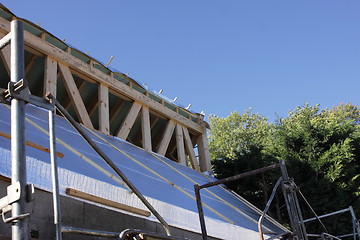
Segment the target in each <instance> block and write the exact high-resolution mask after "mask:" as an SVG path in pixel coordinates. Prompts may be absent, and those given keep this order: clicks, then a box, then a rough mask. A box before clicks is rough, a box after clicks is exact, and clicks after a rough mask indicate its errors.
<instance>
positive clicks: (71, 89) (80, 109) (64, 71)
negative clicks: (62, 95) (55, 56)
mask: <svg viewBox="0 0 360 240" xmlns="http://www.w3.org/2000/svg"><path fill="white" fill-rule="evenodd" d="M58 65H59V70H60V72H61V77H62V79H63V81H64V85H65V88H66V91H67V92H68V95H69V97H70V98H71V101H72V103H73V106H74V109H75V112H76V115H77V116H78V118H79V120H80V121H81V122H82V123H83V124H84V125H85V126H86V127H89V128H94V127H93V124H92V122H91V119H90V117H89V114H88V113H87V111H86V108H85V105H84V102H83V100H82V98H81V96H80V92H79V90H78V89H77V87H76V84H75V81H74V78H73V76H72V75H71V72H70V69H69V67H68V66H65V65H63V64H62V63H59V64H58Z"/></svg>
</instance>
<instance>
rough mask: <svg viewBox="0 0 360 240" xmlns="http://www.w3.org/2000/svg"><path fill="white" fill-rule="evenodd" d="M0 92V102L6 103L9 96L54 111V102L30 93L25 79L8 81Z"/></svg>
mask: <svg viewBox="0 0 360 240" xmlns="http://www.w3.org/2000/svg"><path fill="white" fill-rule="evenodd" d="M0 94H1V96H0V102H4V103H8V101H7V100H9V99H10V98H16V99H19V100H23V101H25V102H26V103H31V104H33V105H35V106H38V107H41V108H45V109H47V110H50V111H54V108H55V107H54V104H52V103H50V102H49V101H48V100H46V99H44V98H41V97H37V96H34V95H32V94H31V93H30V90H29V88H28V83H27V80H26V79H21V80H19V81H18V82H15V83H14V82H9V83H8V89H5V90H3V89H0Z"/></svg>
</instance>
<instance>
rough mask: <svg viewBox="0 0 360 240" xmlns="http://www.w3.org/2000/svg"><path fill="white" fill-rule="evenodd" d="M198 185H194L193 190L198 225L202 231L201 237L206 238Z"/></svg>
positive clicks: (204, 239) (205, 239)
mask: <svg viewBox="0 0 360 240" xmlns="http://www.w3.org/2000/svg"><path fill="white" fill-rule="evenodd" d="M200 189H201V188H200V186H199V185H198V184H195V185H194V191H195V196H196V204H197V208H198V212H199V220H200V227H201V233H202V239H203V240H207V232H206V225H205V217H204V210H203V207H202V204H201V196H200Z"/></svg>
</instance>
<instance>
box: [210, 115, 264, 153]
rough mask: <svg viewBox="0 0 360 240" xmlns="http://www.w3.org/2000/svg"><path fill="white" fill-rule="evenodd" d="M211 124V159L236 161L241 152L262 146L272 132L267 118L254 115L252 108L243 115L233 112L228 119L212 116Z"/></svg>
mask: <svg viewBox="0 0 360 240" xmlns="http://www.w3.org/2000/svg"><path fill="white" fill-rule="evenodd" d="M209 124H210V126H211V131H210V134H209V150H210V156H211V159H220V158H224V157H225V158H228V159H234V158H236V155H237V153H238V152H240V151H247V150H250V147H251V146H262V145H263V144H264V143H265V142H266V141H267V140H268V136H269V132H270V131H271V125H269V123H268V121H267V118H266V117H263V116H260V115H259V114H255V113H252V111H251V108H249V110H245V112H244V113H243V114H240V113H238V112H237V111H235V112H232V113H231V114H230V116H228V117H227V118H220V117H217V116H215V115H210V117H209Z"/></svg>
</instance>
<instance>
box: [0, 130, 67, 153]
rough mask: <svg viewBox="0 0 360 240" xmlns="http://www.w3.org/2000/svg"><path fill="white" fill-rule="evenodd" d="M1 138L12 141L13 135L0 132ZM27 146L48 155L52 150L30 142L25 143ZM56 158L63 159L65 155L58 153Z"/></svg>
mask: <svg viewBox="0 0 360 240" xmlns="http://www.w3.org/2000/svg"><path fill="white" fill-rule="evenodd" d="M0 136H1V137H4V138H7V139H10V140H11V135H10V134H8V133H6V132H3V131H0ZM25 144H26V145H28V146H29V147H33V148H36V149H38V150H40V151H43V152H46V153H50V149H49V148H46V147H43V146H41V145H39V144H37V143H34V142H30V141H27V140H26V141H25ZM56 156H58V157H59V158H63V157H64V154H62V153H61V152H56Z"/></svg>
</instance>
